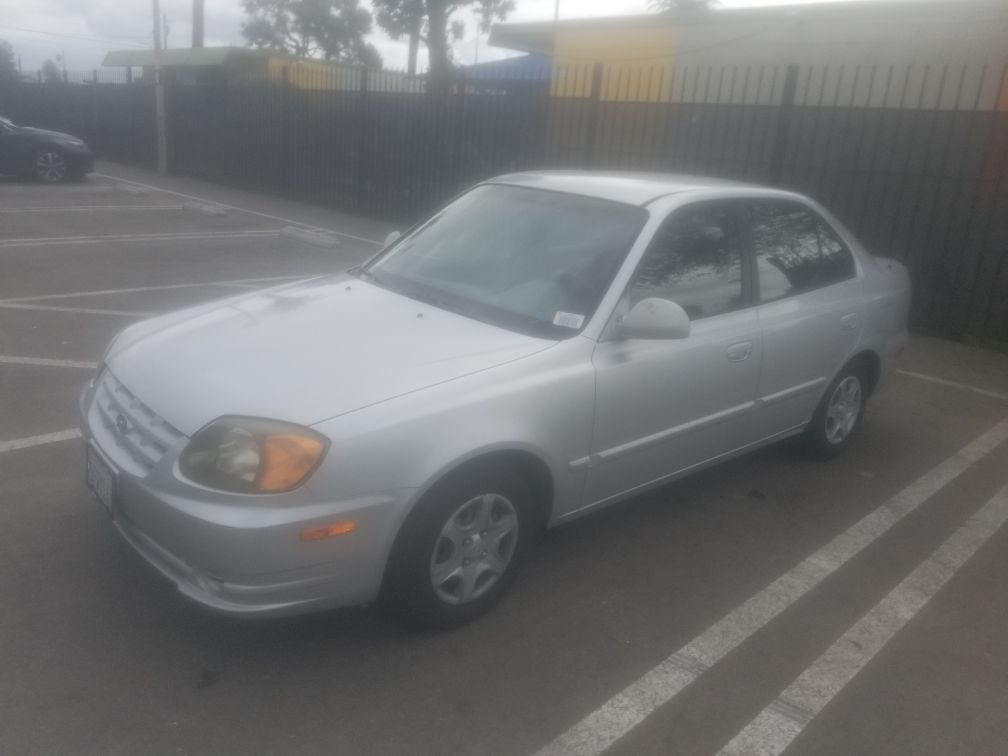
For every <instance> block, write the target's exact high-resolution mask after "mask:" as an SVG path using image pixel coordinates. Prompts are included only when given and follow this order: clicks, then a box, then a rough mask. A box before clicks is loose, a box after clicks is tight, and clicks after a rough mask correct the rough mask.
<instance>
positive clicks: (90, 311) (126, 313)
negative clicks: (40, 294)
mask: <svg viewBox="0 0 1008 756" xmlns="http://www.w3.org/2000/svg"><path fill="white" fill-rule="evenodd" d="M0 307H2V308H4V309H7V310H38V311H40V312H43V311H44V312H73V313H77V314H79V315H121V316H122V317H125V318H150V317H153V316H155V315H157V314H158V313H156V312H134V311H132V310H101V309H94V308H90V307H57V306H55V305H39V304H22V303H21V302H0Z"/></svg>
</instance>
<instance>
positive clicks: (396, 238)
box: [385, 231, 402, 247]
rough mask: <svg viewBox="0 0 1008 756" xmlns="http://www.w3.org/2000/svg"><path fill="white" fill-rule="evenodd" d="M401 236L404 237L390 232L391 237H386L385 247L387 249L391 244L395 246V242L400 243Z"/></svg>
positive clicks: (395, 232) (396, 232)
mask: <svg viewBox="0 0 1008 756" xmlns="http://www.w3.org/2000/svg"><path fill="white" fill-rule="evenodd" d="M400 236H402V234H400V233H399V232H398V231H389V235H388V236H386V237H385V246H386V247H387V246H389V245H390V244H394V243H395V242H397V241H399V237H400Z"/></svg>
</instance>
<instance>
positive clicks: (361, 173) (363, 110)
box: [357, 66, 371, 208]
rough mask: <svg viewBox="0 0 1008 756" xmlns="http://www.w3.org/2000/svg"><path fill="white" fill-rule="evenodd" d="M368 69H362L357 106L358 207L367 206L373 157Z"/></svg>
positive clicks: (364, 67)
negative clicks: (368, 180) (369, 114)
mask: <svg viewBox="0 0 1008 756" xmlns="http://www.w3.org/2000/svg"><path fill="white" fill-rule="evenodd" d="M367 105H368V68H367V66H362V67H361V69H360V95H359V96H358V100H357V106H358V112H357V116H358V117H357V207H358V208H363V207H364V206H365V198H366V197H367V170H368V163H369V160H370V157H371V129H370V128H368V117H367Z"/></svg>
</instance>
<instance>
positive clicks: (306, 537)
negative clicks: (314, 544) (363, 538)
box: [301, 520, 357, 541]
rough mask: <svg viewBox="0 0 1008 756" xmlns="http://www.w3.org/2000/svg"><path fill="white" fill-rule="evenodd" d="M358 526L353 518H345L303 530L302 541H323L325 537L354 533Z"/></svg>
mask: <svg viewBox="0 0 1008 756" xmlns="http://www.w3.org/2000/svg"><path fill="white" fill-rule="evenodd" d="M356 528H357V523H356V522H354V521H353V520H343V521H342V522H334V523H332V524H331V525H323V526H322V527H321V528H312V529H311V530H302V531H301V540H302V541H321V540H322V539H323V538H332V537H333V536H341V535H346V534H347V533H352V532H353V531H354V530H355V529H356Z"/></svg>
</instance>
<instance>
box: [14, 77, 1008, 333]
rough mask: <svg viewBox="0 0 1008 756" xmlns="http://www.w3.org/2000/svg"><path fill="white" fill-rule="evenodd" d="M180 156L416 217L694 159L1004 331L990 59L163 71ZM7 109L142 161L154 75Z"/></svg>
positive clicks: (20, 89) (967, 318)
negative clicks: (476, 197) (521, 70)
mask: <svg viewBox="0 0 1008 756" xmlns="http://www.w3.org/2000/svg"><path fill="white" fill-rule="evenodd" d="M167 112H168V137H169V166H170V169H171V170H172V171H173V172H176V173H181V174H188V175H193V176H199V177H203V178H207V179H210V180H214V181H218V182H222V183H228V184H233V185H236V186H243V187H249V188H254V189H257V190H261V191H265V192H271V193H275V194H279V195H283V196H288V197H293V198H298V199H302V200H306V201H309V202H315V203H320V204H326V205H330V206H333V207H338V208H342V209H346V210H349V211H353V212H358V213H363V214H367V215H371V216H376V217H383V218H388V219H394V220H397V221H400V222H404V223H408V222H410V221H412V220H415V219H417V218H419V217H421V216H422V215H423V214H424V213H426V212H429V211H430V210H432V209H433V208H435V207H436V206H437V205H439V204H441V203H442V202H444V201H446V200H447V199H449V198H451V197H452V196H453V195H454V194H456V193H458V192H459V191H461V190H462V189H464V188H465V187H466V186H468V185H470V184H472V183H473V182H475V181H479V180H481V179H484V178H487V177H489V176H492V175H495V174H499V173H504V172H509V171H519V170H525V169H534V168H571V169H579V168H592V169H598V170H641V171H664V172H685V173H695V174H704V175H713V176H721V177H725V178H733V179H740V180H745V181H756V182H761V183H769V184H773V185H777V186H781V187H785V188H792V189H796V190H798V191H802V192H805V193H808V194H810V195H812V196H814V197H816V198H817V199H819V200H820V201H821V202H823V203H824V204H826V205H827V206H829V207H830V208H831V209H832V210H833V211H834V212H835V213H836V214H837V215H838V216H839V217H840V218H841V219H842V220H843V221H844V222H845V223H847V224H848V225H849V226H850V228H851V229H852V231H853V232H854V233H855V234H856V235H858V237H859V238H860V239H861V240H862V241H863V243H865V244H866V246H868V248H869V249H871V250H872V251H873V252H875V253H876V254H879V255H883V256H891V257H896V258H898V259H900V260H902V261H904V262H905V263H907V264H908V265H909V266H910V268H911V271H912V274H913V277H914V281H915V299H914V310H913V320H914V323H915V324H916V325H917V326H918V327H920V328H924V329H927V330H931V331H933V332H936V333H940V334H943V335H948V336H955V337H959V336H963V335H972V336H980V337H985V338H990V339H999V340H1008V181H1006V176H1008V87H1006V77H1005V70H1004V69H1003V68H1002V67H1001V66H1000V64H998V65H997V66H994V65H983V64H966V65H959V66H957V65H951V64H948V65H942V66H896V65H892V66H853V67H835V68H831V67H829V66H806V67H798V66H795V65H790V66H778V67H770V66H747V67H704V68H698V67H693V68H691V67H688V66H683V67H680V68H677V67H672V66H671V65H655V66H651V67H646V66H639V65H638V66H633V67H630V66H626V65H617V64H614V65H602V64H598V63H590V62H585V63H580V64H572V65H570V66H564V67H562V68H561V67H559V66H558V67H555V68H554V70H553V74H552V77H551V79H550V80H543V79H493V80H487V79H482V80H477V79H473V78H465V77H464V74H460V76H459V77H458V78H456V79H454V80H451V81H441V82H429V81H427V80H426V79H425V78H422V77H408V76H406V75H404V74H399V73H394V72H375V71H364V70H360V69H350V68H333V69H332V70H331V71H329V72H323V73H319V72H318V70H312V71H309V70H305V71H299V70H297V69H289V70H288V71H287V72H286V73H284V74H283V76H278V77H274V78H268V77H265V76H261V77H244V78H233V79H229V80H227V81H226V82H224V81H218V82H216V83H211V82H206V83H184V82H182V81H175V80H173V79H172V78H171V77H168V82H167ZM0 114H2V115H6V116H7V117H10V118H12V119H14V120H15V121H22V122H24V123H31V124H32V125H37V126H42V127H46V128H56V129H60V130H63V131H70V132H73V133H76V134H79V135H80V136H82V137H83V138H85V139H87V140H88V141H89V142H90V143H91V144H92V145H93V147H94V149H95V151H96V152H97V153H98V154H99V155H101V156H105V157H108V158H110V159H116V160H123V161H129V162H137V163H148V164H149V163H152V162H153V159H154V145H155V136H154V119H153V94H152V87H151V84H150V80H149V78H145V77H144V76H142V75H137V76H127V75H119V76H118V77H113V76H110V75H107V74H103V73H101V72H98V73H93V72H92V73H90V74H81V75H68V76H67V77H66V80H64V81H59V82H51V83H40V82H37V81H24V82H18V83H12V82H8V83H3V82H0Z"/></svg>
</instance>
